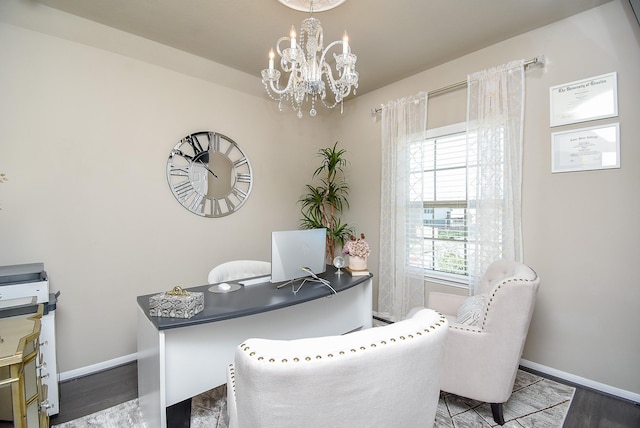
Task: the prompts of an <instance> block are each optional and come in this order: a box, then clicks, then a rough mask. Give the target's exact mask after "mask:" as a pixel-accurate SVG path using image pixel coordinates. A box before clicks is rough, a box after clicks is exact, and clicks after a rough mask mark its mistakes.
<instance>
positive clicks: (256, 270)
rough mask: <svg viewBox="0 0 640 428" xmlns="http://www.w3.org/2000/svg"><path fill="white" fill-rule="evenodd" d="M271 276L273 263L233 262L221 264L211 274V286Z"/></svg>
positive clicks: (255, 261)
mask: <svg viewBox="0 0 640 428" xmlns="http://www.w3.org/2000/svg"><path fill="white" fill-rule="evenodd" d="M270 274H271V263H270V262H263V261H261V260H233V261H230V262H226V263H222V264H219V265H218V266H216V267H214V268H213V269H211V271H210V272H209V278H208V279H209V281H208V282H209V284H217V283H219V282H224V281H234V280H236V279H244V278H251V277H255V276H263V275H270Z"/></svg>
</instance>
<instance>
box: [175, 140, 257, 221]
mask: <svg viewBox="0 0 640 428" xmlns="http://www.w3.org/2000/svg"><path fill="white" fill-rule="evenodd" d="M167 180H168V181H169V187H170V188H171V192H172V193H173V196H175V198H176V199H177V200H178V202H180V204H182V206H183V207H185V208H186V209H188V210H189V211H191V212H192V213H194V214H197V215H199V216H202V217H224V216H226V215H229V214H231V213H234V212H236V211H237V210H238V209H240V207H241V206H242V205H243V204H244V203H245V201H246V200H247V198H248V197H249V193H251V186H252V183H253V174H252V172H251V165H250V164H249V159H247V156H246V155H245V154H244V153H243V152H242V150H241V149H240V147H238V145H237V144H236V143H235V141H233V140H232V139H231V138H229V137H226V136H224V135H222V134H218V133H216V132H196V133H195V134H191V135H187V136H186V137H184V138H183V139H182V140H180V142H179V143H178V144H176V145H175V147H174V148H173V149H172V150H171V153H169V160H168V161H167Z"/></svg>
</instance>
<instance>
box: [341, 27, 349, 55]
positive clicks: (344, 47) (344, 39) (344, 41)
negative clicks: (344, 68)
mask: <svg viewBox="0 0 640 428" xmlns="http://www.w3.org/2000/svg"><path fill="white" fill-rule="evenodd" d="M342 53H343V54H347V53H349V36H347V32H346V31H345V32H344V36H343V37H342Z"/></svg>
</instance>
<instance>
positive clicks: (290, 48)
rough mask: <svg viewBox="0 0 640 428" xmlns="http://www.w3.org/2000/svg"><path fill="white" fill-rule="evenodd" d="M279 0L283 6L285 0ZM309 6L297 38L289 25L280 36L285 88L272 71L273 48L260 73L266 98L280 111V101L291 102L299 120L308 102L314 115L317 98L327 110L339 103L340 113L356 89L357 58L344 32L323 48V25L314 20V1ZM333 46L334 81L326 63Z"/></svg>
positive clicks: (273, 70) (279, 51)
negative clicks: (266, 65)
mask: <svg viewBox="0 0 640 428" xmlns="http://www.w3.org/2000/svg"><path fill="white" fill-rule="evenodd" d="M279 1H280V2H281V3H284V4H286V1H285V0H279ZM309 3H310V4H309V15H310V16H309V18H307V19H305V20H304V21H302V24H301V25H300V35H299V37H297V36H296V29H295V27H293V26H291V33H290V35H289V37H286V36H285V37H281V38H280V39H278V42H277V44H276V52H277V53H278V56H279V57H280V68H281V69H282V71H283V72H284V73H285V76H286V73H288V77H285V79H284V81H286V85H285V86H284V87H281V84H280V76H281V72H280V71H279V70H277V69H276V68H274V58H275V53H274V52H273V49H271V52H269V68H267V69H264V70H262V83H263V84H264V87H265V89H266V90H267V93H268V94H269V97H271V98H272V99H273V100H275V101H278V107H279V109H280V111H282V104H283V102H284V103H291V107H292V108H293V109H294V110H295V111H296V112H297V113H296V115H297V116H298V118H301V117H302V107H303V104H305V103H306V102H309V101H310V102H311V109H310V110H309V115H310V116H312V117H313V116H315V115H316V113H317V111H316V102H317V101H318V99H319V100H320V101H321V102H322V104H324V106H325V107H327V108H330V109H331V108H334V107H336V106H337V105H338V104H340V112H342V109H343V101H344V98H345V97H346V96H348V95H349V94H350V93H351V90H352V89H353V93H354V94H355V93H356V88H357V87H358V72H357V71H356V60H357V57H356V56H355V55H354V54H352V53H351V47H350V46H349V38H348V37H347V33H346V32H345V34H344V38H343V39H342V40H337V41H335V42H332V43H330V44H329V45H327V47H326V48H324V47H323V40H322V25H321V24H320V21H319V20H318V19H316V18H314V17H313V3H314V1H313V0H311V1H310V2H309ZM340 3H342V2H340ZM287 6H289V5H287ZM290 7H291V6H290ZM340 45H341V46H342V51H341V52H340V49H339V46H340ZM334 47H335V48H336V49H335V50H336V51H338V53H336V52H333V59H334V60H335V70H336V72H337V78H335V77H334V75H333V70H332V67H331V66H330V65H329V64H328V63H327V62H326V59H327V54H328V53H329V50H330V49H332V48H334ZM327 92H331V96H330V97H329V99H327Z"/></svg>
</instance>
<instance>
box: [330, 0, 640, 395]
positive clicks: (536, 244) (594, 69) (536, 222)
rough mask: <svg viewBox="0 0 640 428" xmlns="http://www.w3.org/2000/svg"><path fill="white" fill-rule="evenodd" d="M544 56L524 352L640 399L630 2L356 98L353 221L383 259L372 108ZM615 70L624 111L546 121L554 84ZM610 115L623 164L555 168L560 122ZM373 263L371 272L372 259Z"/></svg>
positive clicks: (635, 54)
mask: <svg viewBox="0 0 640 428" xmlns="http://www.w3.org/2000/svg"><path fill="white" fill-rule="evenodd" d="M540 54H544V55H545V56H546V57H547V59H548V63H547V65H546V66H545V67H544V68H542V67H535V68H533V69H531V70H529V71H527V77H526V114H525V116H526V117H525V143H524V172H523V180H524V183H523V217H524V218H523V222H524V241H525V242H524V246H525V249H524V256H525V262H526V263H528V264H529V265H531V266H532V267H533V268H534V269H535V270H536V271H537V272H538V273H539V275H540V277H541V278H542V283H541V286H540V292H539V297H538V300H537V306H536V309H535V313H534V317H533V321H532V325H531V329H530V332H529V338H528V341H527V345H526V348H525V351H524V356H523V357H524V358H525V359H526V360H528V361H531V362H534V363H536V364H540V365H543V366H546V367H550V368H553V369H554V370H558V371H561V372H564V373H566V374H570V375H573V376H576V377H581V378H586V379H589V380H593V381H595V382H598V383H601V384H604V385H609V386H612V387H613V389H614V391H613V392H619V391H615V389H616V388H617V389H621V390H623V391H631V392H633V393H635V397H638V396H639V395H638V394H639V393H640V371H639V370H638V369H637V363H638V355H640V334H638V326H640V311H638V308H637V307H638V302H640V287H639V284H640V281H639V280H638V278H637V276H638V275H637V266H638V262H640V260H639V258H638V257H639V255H640V239H639V238H640V221H638V219H639V218H640V201H639V198H638V197H637V195H638V185H639V184H640V168H638V166H637V162H638V160H640V144H639V143H638V135H640V121H638V117H639V114H640V110H639V109H638V97H639V96H640V81H639V80H638V76H639V75H640V27H639V26H638V23H637V22H636V20H635V17H634V16H633V15H632V13H631V9H630V7H629V5H628V3H627V2H626V1H614V2H612V3H608V4H606V5H604V6H601V7H598V8H596V9H592V10H590V11H587V12H585V13H582V14H580V15H576V16H574V17H572V18H569V19H565V20H562V21H559V22H557V23H555V24H552V25H549V26H547V27H544V28H540V29H538V30H534V31H531V32H528V33H526V34H523V35H521V36H518V37H514V38H512V39H509V40H506V41H503V42H501V43H498V44H496V45H494V46H491V47H489V48H487V49H483V50H481V51H478V52H475V53H473V54H470V55H466V56H464V57H461V58H459V59H456V60H454V61H451V62H449V63H446V64H444V65H442V66H440V67H436V68H433V69H431V70H428V71H425V72H423V73H420V74H417V75H415V76H412V77H410V78H408V79H405V80H402V81H400V82H397V83H394V84H392V85H389V86H387V87H385V88H382V89H380V90H378V91H375V92H373V93H369V94H366V95H363V96H360V97H357V98H356V99H354V100H353V101H351V102H350V103H349V105H348V108H347V109H346V117H345V120H343V121H339V122H337V123H338V125H337V129H335V131H334V132H335V133H336V134H338V135H341V137H342V138H343V139H344V140H345V141H348V142H349V145H348V147H347V148H348V149H349V150H350V151H352V152H353V153H354V158H355V161H354V168H353V169H354V171H357V174H356V173H354V175H353V177H352V189H353V197H352V210H351V211H350V212H349V214H348V218H347V221H351V222H355V223H357V224H358V225H359V226H360V227H359V229H362V230H363V231H365V232H367V233H368V235H369V237H370V238H371V241H372V244H373V246H374V250H373V254H374V255H373V257H372V258H375V254H376V253H378V254H379V251H376V249H377V247H378V245H379V244H378V242H379V230H378V227H379V226H378V218H379V211H380V203H379V201H380V198H379V191H380V187H379V181H380V172H379V170H380V120H379V117H378V118H374V117H372V116H371V114H370V109H371V108H372V107H378V106H380V104H384V103H386V102H387V101H389V100H392V99H398V98H401V97H405V96H409V95H413V94H415V93H417V92H419V91H421V90H426V91H430V90H434V89H437V88H441V87H444V86H447V85H449V84H451V83H455V82H458V81H463V80H465V79H466V75H467V74H468V73H472V72H475V71H479V70H482V69H485V68H489V67H493V66H496V65H499V64H504V63H506V62H509V61H510V60H514V59H520V58H522V59H525V60H527V59H530V58H533V57H535V56H537V55H540ZM612 71H617V72H618V95H619V112H620V113H619V117H617V118H613V119H606V120H599V121H596V122H592V123H584V124H576V125H571V126H564V127H559V128H550V127H549V87H550V86H554V85H558V84H562V83H567V82H571V81H574V80H578V79H582V78H588V77H592V76H597V75H600V74H604V73H609V72H612ZM361 72H365V70H361ZM464 92H465V91H457V92H456V93H452V94H448V95H446V96H444V95H443V96H438V97H434V98H433V99H432V100H431V101H430V102H429V116H430V119H433V120H432V121H430V123H431V124H432V126H442V125H443V124H447V123H455V122H458V121H463V120H464V117H465V116H464V111H465V108H466V106H465V102H466V100H465V95H464ZM456 103H457V105H458V107H456ZM443 112H444V114H443ZM447 119H448V120H447ZM611 122H620V132H621V156H622V161H621V162H622V167H621V168H620V169H615V170H603V171H589V172H575V173H564V174H551V165H550V163H551V143H550V139H551V133H552V132H555V131H556V130H565V129H574V128H580V127H586V126H593V125H595V124H603V123H611ZM371 265H372V266H373V267H374V271H375V269H377V265H376V264H375V262H373V263H371ZM449 288H450V287H449ZM433 289H442V286H438V285H437V284H427V292H428V291H430V290H433Z"/></svg>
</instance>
